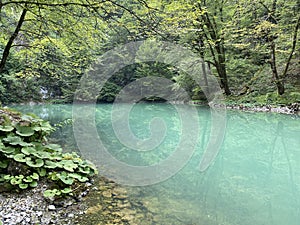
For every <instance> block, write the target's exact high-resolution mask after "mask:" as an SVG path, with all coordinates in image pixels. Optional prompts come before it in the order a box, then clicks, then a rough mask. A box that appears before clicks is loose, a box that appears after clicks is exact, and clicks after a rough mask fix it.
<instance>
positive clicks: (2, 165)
mask: <svg viewBox="0 0 300 225" xmlns="http://www.w3.org/2000/svg"><path fill="white" fill-rule="evenodd" d="M8 164H9V161H8V160H5V159H4V160H1V161H0V168H3V169H5V168H7V167H8Z"/></svg>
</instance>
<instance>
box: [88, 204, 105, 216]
mask: <svg viewBox="0 0 300 225" xmlns="http://www.w3.org/2000/svg"><path fill="white" fill-rule="evenodd" d="M101 210H102V205H100V204H98V205H96V206H93V207H90V208H88V209H87V210H86V212H85V213H86V214H95V213H98V212H99V211H101Z"/></svg>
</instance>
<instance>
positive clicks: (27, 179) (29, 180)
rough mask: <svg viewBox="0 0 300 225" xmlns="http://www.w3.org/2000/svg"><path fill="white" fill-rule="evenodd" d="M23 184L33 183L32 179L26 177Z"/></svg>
mask: <svg viewBox="0 0 300 225" xmlns="http://www.w3.org/2000/svg"><path fill="white" fill-rule="evenodd" d="M23 181H24V182H26V183H31V182H32V181H33V179H32V177H31V176H27V177H25V178H24V179H23Z"/></svg>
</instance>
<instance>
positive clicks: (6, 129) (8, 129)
mask: <svg viewBox="0 0 300 225" xmlns="http://www.w3.org/2000/svg"><path fill="white" fill-rule="evenodd" d="M13 129H15V128H14V127H13V126H10V125H4V126H0V131H4V132H11V131H13Z"/></svg>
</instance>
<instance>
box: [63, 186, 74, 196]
mask: <svg viewBox="0 0 300 225" xmlns="http://www.w3.org/2000/svg"><path fill="white" fill-rule="evenodd" d="M71 192H72V189H71V188H69V187H67V188H64V189H62V190H61V193H64V194H68V193H71Z"/></svg>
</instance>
